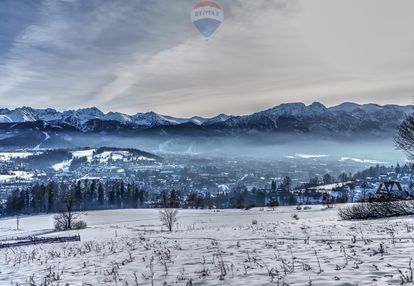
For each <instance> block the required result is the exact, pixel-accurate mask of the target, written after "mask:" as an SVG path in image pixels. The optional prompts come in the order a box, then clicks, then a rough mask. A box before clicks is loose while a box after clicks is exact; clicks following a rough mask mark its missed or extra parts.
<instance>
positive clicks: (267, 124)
mask: <svg viewBox="0 0 414 286" xmlns="http://www.w3.org/2000/svg"><path fill="white" fill-rule="evenodd" d="M413 111H414V110H413V106H412V105H407V106H401V105H378V104H362V105H361V104H356V103H350V102H346V103H342V104H340V105H337V106H333V107H326V106H324V105H323V104H321V103H318V102H314V103H312V104H310V105H305V104H304V103H286V104H281V105H278V106H275V107H273V108H270V109H267V110H264V111H259V112H256V113H253V114H248V115H241V116H234V115H226V114H220V115H217V116H215V117H212V118H204V117H201V116H194V117H191V118H177V117H172V116H167V115H161V114H158V113H155V112H147V113H137V114H135V115H127V114H123V113H119V112H109V113H104V112H102V111H100V110H99V109H98V108H96V107H92V108H84V109H77V110H68V111H63V112H61V111H57V110H55V109H51V108H48V109H34V108H31V107H21V108H16V109H13V110H10V109H0V147H1V146H2V145H4V144H6V145H7V144H11V143H7V142H8V141H7V140H9V138H10V137H11V136H7V134H8V135H13V136H15V135H16V134H21V133H24V132H32V133H36V132H37V133H36V134H37V136H38V137H40V138H43V137H44V136H43V135H39V133H42V134H46V133H47V136H46V135H45V136H46V137H47V138H46V139H49V138H50V137H53V136H54V135H56V134H59V135H62V134H64V133H66V132H71V133H80V134H86V133H87V134H99V133H102V132H104V133H105V134H111V133H117V134H120V133H125V134H141V133H142V132H145V134H153V135H154V134H155V135H164V136H165V135H172V134H173V135H186V136H187V135H189V136H191V135H203V136H204V135H219V136H227V135H231V136H234V135H238V136H243V135H247V136H248V135H251V134H258V133H260V134H269V133H272V134H281V133H289V134H310V135H315V136H327V137H338V136H339V137H348V138H349V137H352V136H356V135H358V136H382V135H385V136H388V135H389V134H394V133H395V131H396V130H397V128H398V126H399V124H400V123H401V122H402V121H403V120H404V119H405V118H406V117H407V116H409V115H411V114H413ZM31 136H33V134H32V135H31ZM51 139H53V138H51ZM4 140H6V141H4ZM39 140H40V139H39ZM43 140H45V138H43ZM12 142H15V141H12Z"/></svg>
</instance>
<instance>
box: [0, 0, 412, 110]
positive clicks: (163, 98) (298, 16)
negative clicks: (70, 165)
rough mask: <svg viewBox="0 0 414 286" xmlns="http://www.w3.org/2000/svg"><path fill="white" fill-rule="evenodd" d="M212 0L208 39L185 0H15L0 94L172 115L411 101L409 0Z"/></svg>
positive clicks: (14, 101) (17, 102)
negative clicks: (214, 20) (219, 13)
mask: <svg viewBox="0 0 414 286" xmlns="http://www.w3.org/2000/svg"><path fill="white" fill-rule="evenodd" d="M217 1H218V0H217ZM6 2H7V1H6ZM6 2H5V3H6ZM25 2H27V3H29V2H31V1H25ZM218 2H220V4H222V6H223V9H224V11H225V20H224V23H223V25H222V26H221V27H220V29H219V31H218V32H217V33H216V34H215V35H214V36H213V37H212V38H211V39H209V40H204V39H202V38H201V37H200V36H199V34H198V33H197V31H196V30H195V29H194V28H193V27H192V26H191V23H190V20H189V11H190V9H191V7H192V5H193V4H194V1H187V0H177V1H169V0H159V1H149V0H134V1H133V0H128V1H111V0H100V1H97V0H96V1H95V0H93V1H82V0H45V1H42V2H41V3H40V5H37V6H36V9H35V10H33V7H31V6H30V5H29V4H27V6H24V7H22V6H20V7H19V8H20V10H19V11H20V12H19V15H20V17H19V19H21V20H19V21H18V22H17V23H11V24H9V25H10V26H9V27H8V28H7V29H4V28H3V29H1V28H0V39H6V40H7V51H5V50H1V49H0V55H1V59H0V100H1V101H2V102H6V103H7V105H9V106H10V107H17V106H21V105H32V106H34V107H46V106H52V107H57V108H59V109H67V108H77V107H84V106H97V107H99V108H101V109H103V110H106V111H109V110H118V111H123V112H127V113H135V112H138V111H149V110H154V111H157V112H161V113H165V114H172V115H183V116H184V115H185V116H188V115H193V114H200V115H214V114H217V113H221V112H227V113H234V114H241V113H249V112H252V111H256V110H258V109H261V108H267V107H269V106H272V105H276V104H278V103H281V102H289V101H304V102H312V101H322V102H324V103H327V104H336V103H338V102H342V101H350V100H353V101H359V102H379V103H385V102H391V101H393V102H395V103H410V101H411V97H410V96H411V95H412V92H413V91H414V83H412V78H413V73H414V68H413V65H412V61H413V59H414V57H413V51H412V47H413V45H414V35H413V34H412V32H411V30H410V28H409V27H412V26H413V24H414V19H413V18H412V17H411V15H410V14H409V11H412V10H413V9H412V8H414V3H412V2H411V1H410V0H396V1H394V2H392V3H391V2H390V1H387V0H375V1H374V0H367V1H364V3H361V2H360V1H357V0H315V1H306V0H297V1H287V0H261V1H242V0H229V1H224V0H223V1H218ZM9 3H11V2H9ZM2 5H6V4H3V2H2V3H0V10H1V8H2ZM3 8H4V7H3ZM9 11H10V9H9ZM33 11H34V12H33ZM372 11H375V13H372ZM10 13H11V12H10ZM31 14H34V15H32V16H30V17H29V15H31ZM5 31H12V32H8V34H7V35H6V32H5ZM10 33H13V36H12V37H11V35H10ZM4 49H6V48H4ZM390 95H392V96H390Z"/></svg>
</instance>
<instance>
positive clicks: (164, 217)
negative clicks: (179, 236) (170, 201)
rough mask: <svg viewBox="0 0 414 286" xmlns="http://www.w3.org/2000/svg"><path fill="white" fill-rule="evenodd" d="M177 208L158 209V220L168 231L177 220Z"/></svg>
mask: <svg viewBox="0 0 414 286" xmlns="http://www.w3.org/2000/svg"><path fill="white" fill-rule="evenodd" d="M177 215H178V210H177V209H162V210H160V220H161V222H162V224H163V225H164V226H166V227H167V228H168V230H169V231H172V228H173V225H174V223H176V222H177V220H178V219H177Z"/></svg>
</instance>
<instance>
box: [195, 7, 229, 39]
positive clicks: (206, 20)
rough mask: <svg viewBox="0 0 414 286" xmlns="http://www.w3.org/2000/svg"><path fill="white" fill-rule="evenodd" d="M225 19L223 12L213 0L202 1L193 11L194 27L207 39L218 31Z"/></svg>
mask: <svg viewBox="0 0 414 286" xmlns="http://www.w3.org/2000/svg"><path fill="white" fill-rule="evenodd" d="M223 18H224V14H223V10H222V9H221V7H220V6H219V5H218V4H217V3H216V2H214V1H211V0H202V1H200V2H198V3H197V4H196V5H195V6H194V7H193V10H191V21H192V22H193V25H194V27H196V29H197V30H198V31H199V32H200V33H201V34H202V35H203V36H204V37H206V38H208V37H210V36H211V35H212V34H213V33H214V32H215V31H216V30H217V29H218V27H219V26H220V25H221V23H222V22H223Z"/></svg>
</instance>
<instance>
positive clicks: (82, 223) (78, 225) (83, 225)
mask: <svg viewBox="0 0 414 286" xmlns="http://www.w3.org/2000/svg"><path fill="white" fill-rule="evenodd" d="M87 227H88V225H87V224H86V221H84V220H77V221H75V222H73V224H72V229H85V228H87Z"/></svg>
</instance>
